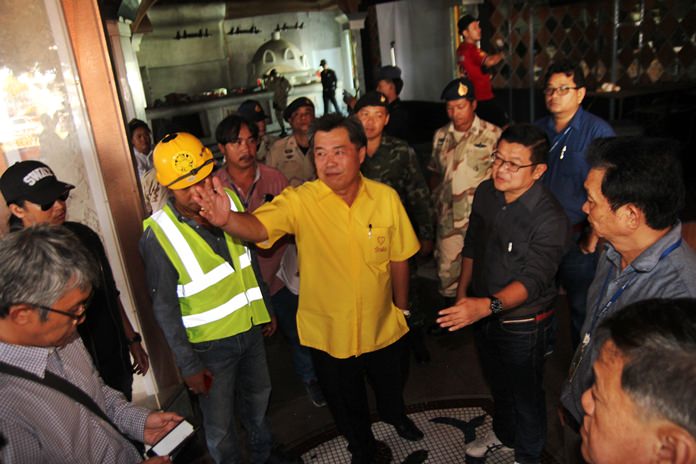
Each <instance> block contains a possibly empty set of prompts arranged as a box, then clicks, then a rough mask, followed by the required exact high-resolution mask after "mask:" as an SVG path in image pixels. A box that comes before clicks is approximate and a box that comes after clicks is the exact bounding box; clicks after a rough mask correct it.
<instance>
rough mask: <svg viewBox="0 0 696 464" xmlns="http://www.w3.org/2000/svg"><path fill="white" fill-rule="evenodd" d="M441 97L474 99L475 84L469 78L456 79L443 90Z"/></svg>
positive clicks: (447, 98) (448, 99)
mask: <svg viewBox="0 0 696 464" xmlns="http://www.w3.org/2000/svg"><path fill="white" fill-rule="evenodd" d="M440 98H441V99H443V100H445V101H452V100H459V99H462V98H466V99H467V100H473V99H474V84H472V83H471V81H469V79H465V78H463V77H460V78H459V79H455V80H453V81H452V82H450V83H449V84H447V86H446V87H445V89H444V90H443V91H442V95H440Z"/></svg>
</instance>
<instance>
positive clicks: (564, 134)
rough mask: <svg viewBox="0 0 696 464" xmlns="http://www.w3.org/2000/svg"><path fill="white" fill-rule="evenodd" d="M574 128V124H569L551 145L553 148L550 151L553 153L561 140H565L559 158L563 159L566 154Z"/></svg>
mask: <svg viewBox="0 0 696 464" xmlns="http://www.w3.org/2000/svg"><path fill="white" fill-rule="evenodd" d="M572 129H573V127H572V126H568V127H566V128H565V130H564V131H563V132H561V135H559V136H558V137H556V140H554V141H553V145H551V149H550V150H549V153H552V152H553V151H554V150H555V149H556V147H557V146H558V144H559V143H560V142H561V140H564V143H563V148H562V149H561V155H560V156H559V159H563V157H564V156H565V152H566V149H567V148H568V138H569V136H570V131H571V130H572Z"/></svg>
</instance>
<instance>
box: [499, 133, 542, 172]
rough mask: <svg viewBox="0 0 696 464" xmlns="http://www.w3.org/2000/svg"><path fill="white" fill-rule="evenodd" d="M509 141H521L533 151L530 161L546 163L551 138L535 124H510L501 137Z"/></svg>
mask: <svg viewBox="0 0 696 464" xmlns="http://www.w3.org/2000/svg"><path fill="white" fill-rule="evenodd" d="M501 140H505V141H506V142H507V143H519V144H520V145H523V146H525V147H527V148H529V150H530V151H531V158H530V161H531V162H532V163H535V164H546V159H547V156H548V153H549V138H548V137H547V136H546V133H545V132H544V131H543V130H541V129H540V128H538V127H537V126H535V125H534V124H512V125H510V126H508V127H507V128H506V129H505V130H504V131H503V133H502V134H500V139H498V143H500V141H501Z"/></svg>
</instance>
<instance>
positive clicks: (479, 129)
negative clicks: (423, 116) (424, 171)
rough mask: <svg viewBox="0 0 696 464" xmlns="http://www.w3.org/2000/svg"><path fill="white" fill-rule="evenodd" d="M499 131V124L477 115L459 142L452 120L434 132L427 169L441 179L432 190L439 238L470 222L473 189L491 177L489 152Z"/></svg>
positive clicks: (461, 229)
mask: <svg viewBox="0 0 696 464" xmlns="http://www.w3.org/2000/svg"><path fill="white" fill-rule="evenodd" d="M500 134H501V130H500V128H499V127H498V126H495V125H493V124H491V123H489V122H486V121H484V120H483V119H479V117H478V116H475V117H474V122H473V124H472V125H471V128H470V129H469V130H468V131H467V132H465V133H464V135H463V136H462V137H461V139H460V140H459V142H457V140H456V136H455V132H454V127H453V125H452V123H450V124H448V125H446V126H444V127H441V128H440V129H438V130H437V132H435V136H434V137H433V155H432V157H431V159H430V164H429V165H428V169H429V170H430V171H433V172H435V173H436V174H438V175H439V176H440V177H441V178H442V181H441V182H440V185H438V187H437V188H436V189H435V190H434V191H433V197H434V202H435V208H436V211H437V222H438V229H437V232H438V236H439V237H446V236H449V235H452V233H453V232H457V231H464V230H466V228H467V226H468V225H469V215H470V214H471V204H472V202H473V200H474V192H475V191H476V187H478V185H479V184H480V183H481V182H483V181H484V180H486V179H488V178H490V176H491V153H493V151H494V150H495V146H496V143H497V142H498V138H499V137H500Z"/></svg>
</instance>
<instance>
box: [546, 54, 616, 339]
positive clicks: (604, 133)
mask: <svg viewBox="0 0 696 464" xmlns="http://www.w3.org/2000/svg"><path fill="white" fill-rule="evenodd" d="M586 92H587V89H586V88H585V76H584V75H583V73H582V70H581V69H580V68H578V67H577V66H575V64H573V63H572V62H570V61H569V60H560V61H557V62H555V63H553V64H551V66H550V67H549V69H548V70H547V71H546V77H545V78H544V99H545V101H546V108H548V110H549V113H551V114H549V115H548V116H545V117H543V118H541V119H539V120H538V121H536V123H535V124H536V125H537V126H539V127H540V128H542V129H544V131H546V135H547V136H548V137H549V140H550V142H551V149H550V150H549V157H548V166H549V169H548V171H546V174H545V175H544V178H543V182H544V185H546V187H548V188H549V189H550V190H551V191H552V192H553V194H554V195H556V199H557V200H558V201H559V202H560V203H561V205H562V206H563V209H564V210H565V212H566V214H567V215H568V218H569V219H570V223H571V225H572V227H573V246H572V247H571V248H570V250H569V251H568V253H566V255H565V256H564V257H563V260H562V261H561V266H560V268H559V269H558V279H559V281H560V284H561V285H562V286H563V288H564V289H565V291H566V293H567V295H568V304H569V306H570V314H571V324H572V326H571V335H572V342H573V347H576V346H577V345H578V343H579V340H580V338H579V333H580V328H581V327H582V323H583V321H584V320H585V313H586V311H587V310H586V306H587V289H588V288H589V287H590V284H591V283H592V278H593V277H594V273H595V268H596V267H597V253H595V246H596V245H597V235H596V234H595V233H594V232H593V231H592V228H591V227H589V224H588V222H587V215H586V214H585V213H584V212H583V211H582V205H583V203H584V202H585V199H586V198H587V194H586V193H585V189H584V188H583V182H585V178H586V177H587V173H588V172H589V170H590V167H589V165H588V163H587V159H586V152H587V147H589V145H590V143H591V142H592V141H593V140H594V139H596V138H600V137H612V136H614V135H615V134H614V130H613V129H612V128H611V126H610V125H609V124H608V123H607V122H606V121H604V120H603V119H600V118H598V117H597V116H595V115H593V114H591V113H588V112H586V111H585V110H583V109H582V106H580V104H581V103H582V100H583V99H584V98H585V94H586Z"/></svg>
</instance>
